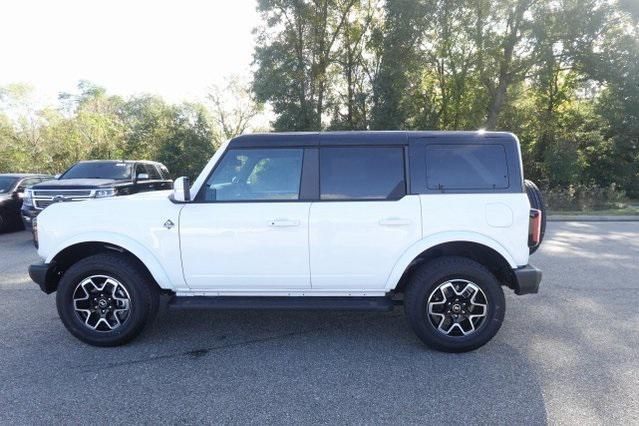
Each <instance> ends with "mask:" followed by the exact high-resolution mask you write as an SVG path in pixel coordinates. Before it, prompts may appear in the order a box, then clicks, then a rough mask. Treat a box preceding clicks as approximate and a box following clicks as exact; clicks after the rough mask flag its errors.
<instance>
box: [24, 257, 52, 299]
mask: <svg viewBox="0 0 639 426" xmlns="http://www.w3.org/2000/svg"><path fill="white" fill-rule="evenodd" d="M29 276H30V277H31V279H32V280H33V282H35V283H36V284H38V286H40V290H42V291H44V292H45V293H47V294H51V293H53V292H54V291H55V290H56V288H57V285H58V273H57V271H56V267H55V263H36V264H35V265H31V266H29Z"/></svg>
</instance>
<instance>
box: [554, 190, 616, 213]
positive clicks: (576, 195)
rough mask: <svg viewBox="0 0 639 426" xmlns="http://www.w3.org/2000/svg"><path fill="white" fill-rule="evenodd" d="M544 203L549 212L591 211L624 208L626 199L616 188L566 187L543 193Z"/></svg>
mask: <svg viewBox="0 0 639 426" xmlns="http://www.w3.org/2000/svg"><path fill="white" fill-rule="evenodd" d="M544 201H545V202H546V206H547V207H548V209H549V210H551V211H593V210H606V209H618V208H623V207H625V205H626V204H625V203H626V201H627V200H626V197H625V193H624V192H623V191H619V190H618V189H617V188H616V186H615V185H614V184H613V185H610V186H607V187H601V186H597V185H591V186H589V185H568V187H566V188H554V189H549V190H547V191H545V192H544Z"/></svg>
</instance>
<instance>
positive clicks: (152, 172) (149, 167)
mask: <svg viewBox="0 0 639 426" xmlns="http://www.w3.org/2000/svg"><path fill="white" fill-rule="evenodd" d="M145 167H146V172H147V173H148V174H149V179H152V180H160V179H162V177H161V176H160V172H158V169H157V168H156V167H155V166H154V165H153V164H145Z"/></svg>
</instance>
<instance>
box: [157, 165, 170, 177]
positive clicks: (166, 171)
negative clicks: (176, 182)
mask: <svg viewBox="0 0 639 426" xmlns="http://www.w3.org/2000/svg"><path fill="white" fill-rule="evenodd" d="M159 167H160V171H161V172H162V179H168V178H169V169H167V168H166V166H165V165H164V164H159Z"/></svg>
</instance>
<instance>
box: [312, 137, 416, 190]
mask: <svg viewBox="0 0 639 426" xmlns="http://www.w3.org/2000/svg"><path fill="white" fill-rule="evenodd" d="M405 193H406V184H405V182H404V151H403V149H402V148H400V147H393V148H388V147H357V148H351V147H335V148H321V149H320V198H321V199H322V200H362V199H364V200H366V199H369V200H385V199H397V198H401V197H402V196H403V195H404V194H405Z"/></svg>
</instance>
